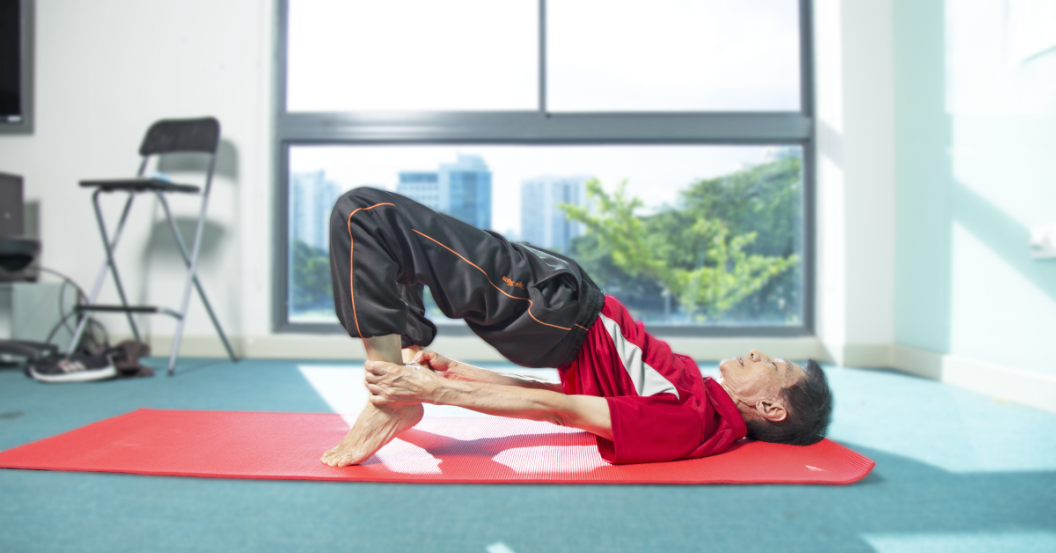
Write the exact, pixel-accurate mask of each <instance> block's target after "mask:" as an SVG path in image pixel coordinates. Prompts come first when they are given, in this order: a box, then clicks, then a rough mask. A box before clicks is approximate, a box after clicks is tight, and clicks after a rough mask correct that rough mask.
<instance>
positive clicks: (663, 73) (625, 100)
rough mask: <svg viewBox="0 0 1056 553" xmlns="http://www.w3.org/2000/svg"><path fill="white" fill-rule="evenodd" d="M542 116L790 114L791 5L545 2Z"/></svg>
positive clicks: (777, 0) (794, 25) (794, 39)
mask: <svg viewBox="0 0 1056 553" xmlns="http://www.w3.org/2000/svg"><path fill="white" fill-rule="evenodd" d="M546 9H547V14H546V19H547V29H546V41H547V45H546V47H547V60H546V63H547V109H548V110H550V111H798V110H799V109H800V80H799V72H800V67H799V66H800V49H799V2H798V0H751V1H745V0H651V1H649V2H641V1H640V0H548V1H547V8H546Z"/></svg>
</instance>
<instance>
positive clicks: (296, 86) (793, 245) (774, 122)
mask: <svg viewBox="0 0 1056 553" xmlns="http://www.w3.org/2000/svg"><path fill="white" fill-rule="evenodd" d="M282 10H283V11H282V14H281V15H282V17H281V18H280V21H281V30H282V32H281V33H280V36H281V44H280V47H281V53H282V56H281V60H282V61H281V64H280V71H278V74H279V82H278V92H279V97H280V102H279V105H280V111H279V113H278V118H277V126H276V129H277V133H276V135H277V142H276V154H277V159H278V160H279V165H278V167H277V169H278V174H279V179H280V182H279V184H280V186H279V187H278V188H279V195H278V205H279V213H278V216H279V217H278V218H279V220H280V221H281V222H282V225H280V233H279V235H278V236H277V237H276V238H277V240H278V242H279V246H280V247H279V249H280V251H281V255H280V256H279V257H278V263H277V265H278V267H277V269H278V271H277V276H278V278H277V279H276V281H277V290H276V300H277V301H276V305H277V309H276V326H277V327H278V328H279V329H281V330H294V331H296V330H303V331H320V330H335V331H337V330H340V327H339V326H338V324H337V318H336V316H335V315H334V310H333V299H332V296H331V291H330V280H329V276H330V273H329V258H328V245H329V243H328V236H327V227H328V222H329V212H330V209H331V207H332V206H333V203H334V201H335V200H336V199H337V197H338V196H339V195H340V194H342V193H343V192H344V191H346V190H349V189H351V188H354V187H358V186H374V187H378V188H383V189H387V190H392V191H396V192H399V193H401V194H404V195H407V196H409V197H411V198H414V199H416V200H418V201H419V202H421V203H424V204H426V205H429V206H431V207H434V208H435V209H438V210H441V211H444V212H446V213H448V214H450V215H452V216H454V217H457V218H459V219H461V220H463V221H466V222H468V223H470V224H473V225H476V226H478V227H480V228H484V229H489V230H493V231H496V232H500V233H502V234H504V235H505V236H506V237H507V238H509V239H511V240H514V241H525V242H530V243H532V244H534V245H536V246H540V247H543V248H547V249H551V250H555V251H560V252H562V253H564V254H566V255H570V256H571V257H573V258H575V259H576V260H577V261H579V263H580V264H581V265H583V266H584V267H585V268H586V269H587V271H588V272H589V273H590V274H591V276H592V278H594V280H595V281H597V282H598V284H599V285H601V286H602V287H603V288H604V290H605V292H606V293H608V294H612V295H614V296H616V297H618V298H620V299H621V301H623V302H624V303H625V304H626V305H627V306H628V307H629V308H630V310H631V311H632V313H633V314H634V315H635V316H636V317H638V318H640V319H642V320H644V321H646V322H647V323H648V324H649V327H650V329H651V330H653V331H655V332H657V333H659V334H681V335H708V334H755V335H759V334H771V335H794V334H807V333H810V332H811V330H812V328H811V324H812V313H811V301H810V290H811V267H812V263H811V250H810V247H809V244H810V236H811V226H812V225H811V214H810V205H811V202H810V195H811V189H812V170H811V169H812V168H811V162H812V161H811V160H812V156H811V155H810V153H811V148H812V124H811V113H810V109H809V106H810V98H811V94H810V88H809V86H808V85H809V83H810V74H809V62H807V61H805V60H809V55H808V54H809V52H807V51H806V45H807V44H809V38H810V37H809V27H808V25H807V22H808V21H809V5H808V4H807V3H806V0H803V1H802V2H801V1H797V0H754V1H753V2H743V1H737V0H695V1H691V2H688V1H684V0H662V1H655V2H649V3H641V2H629V1H627V2H625V1H615V0H502V1H496V0H446V1H445V2H433V1H409V0H394V1H387V2H365V1H361V2H353V1H348V0H287V1H286V2H285V3H283V5H282ZM430 299H431V298H429V295H428V294H426V300H427V308H428V309H430V314H431V318H432V319H433V320H434V322H436V323H437V324H438V325H442V326H441V328H442V329H444V330H442V332H460V331H462V329H464V328H465V327H464V326H463V325H461V324H458V323H451V324H448V321H447V320H446V319H445V318H444V317H443V315H442V314H440V313H439V311H438V310H436V308H435V305H431V304H429V300H430Z"/></svg>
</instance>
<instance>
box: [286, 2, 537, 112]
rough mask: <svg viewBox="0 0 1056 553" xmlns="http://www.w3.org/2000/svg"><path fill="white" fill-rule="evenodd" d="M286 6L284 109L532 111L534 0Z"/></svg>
mask: <svg viewBox="0 0 1056 553" xmlns="http://www.w3.org/2000/svg"><path fill="white" fill-rule="evenodd" d="M288 5H289V12H288V14H289V15H288V25H287V33H288V35H287V67H286V71H287V73H286V75H287V79H286V109H287V110H288V111H292V112H299V111H364V110H397V111H398V110H410V111H422V110H425V111H430V110H534V109H537V108H538V101H539V100H538V94H539V93H538V91H539V68H538V64H539V11H538V10H539V8H538V4H537V3H536V0H501V1H496V0H444V1H443V2H437V1H435V0H387V1H385V2H376V1H366V0H289V4H288Z"/></svg>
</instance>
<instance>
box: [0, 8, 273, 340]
mask: <svg viewBox="0 0 1056 553" xmlns="http://www.w3.org/2000/svg"><path fill="white" fill-rule="evenodd" d="M272 26H273V8H272V6H271V3H270V2H261V1H259V0H225V1H223V2H211V1H207V0H181V1H180V2H153V1H152V2H144V1H137V0H109V1H92V2H82V1H76V0H38V1H37V2H36V41H35V42H36V64H35V70H36V90H35V94H36V107H35V114H34V115H35V118H36V125H35V127H36V128H35V131H34V133H33V134H32V135H25V136H12V135H7V136H0V170H2V171H6V172H9V173H15V174H20V175H23V176H24V177H25V187H26V190H25V192H26V197H27V199H28V200H37V201H39V202H40V204H41V214H42V220H41V231H42V243H43V247H44V251H43V256H42V263H43V265H44V266H46V267H50V268H53V269H55V270H58V271H61V272H64V273H66V274H68V275H70V276H71V277H73V278H74V279H75V280H76V281H77V282H79V283H80V284H81V285H82V286H84V287H88V286H90V284H91V282H93V280H94V278H95V275H96V271H97V269H98V267H99V264H100V262H101V261H102V259H103V256H104V254H103V247H102V241H101V239H100V237H99V234H98V231H97V227H96V223H95V218H94V216H93V214H92V209H91V201H90V191H88V190H84V189H81V188H79V187H78V185H77V183H78V180H80V179H84V178H89V177H130V176H132V175H133V174H134V171H135V169H136V168H137V165H138V159H139V158H138V155H137V149H138V147H139V142H140V140H141V139H142V136H143V133H144V131H145V130H146V128H147V127H148V126H149V125H150V124H151V123H152V122H153V121H155V120H157V119H161V118H171V117H191V116H203V115H213V116H216V117H217V118H218V119H219V120H220V122H221V125H222V133H223V139H224V141H225V144H224V147H223V148H222V151H223V152H224V153H225V154H226V155H225V159H223V160H221V161H220V165H221V167H222V168H224V169H223V171H222V174H220V175H219V178H218V179H217V180H216V182H215V187H214V190H213V196H212V199H211V204H210V206H209V216H208V221H209V223H210V229H212V230H213V231H214V232H212V233H210V234H209V235H208V236H210V238H211V240H210V242H209V243H208V244H206V245H205V248H204V249H203V256H202V259H201V272H200V275H201V278H202V280H203V281H204V285H205V288H206V290H207V292H208V293H209V294H210V299H211V300H212V302H213V303H214V305H215V307H216V309H217V312H218V314H219V317H220V319H221V321H222V323H223V324H224V325H225V327H226V330H227V331H228V332H230V333H231V334H234V335H247V334H249V335H253V334H265V333H267V332H269V327H270V323H269V321H270V318H269V314H270V301H269V298H270V292H269V287H270V278H269V275H270V272H271V269H270V257H269V252H270V247H269V244H270V242H269V237H270V236H271V234H270V233H271V230H270V214H271V212H270V207H269V206H270V205H271V197H270V194H271V192H270V191H271V189H272V188H271V165H270V155H269V151H270V148H271V145H270V139H269V133H270V129H269V124H270V123H269V122H270V120H271V118H270V111H271V106H270V102H271V96H272V94H271V86H272V85H271V71H272V50H273V45H272V42H273V41H272V31H271V29H272ZM106 200H107V201H106V205H107V210H106V212H107V214H108V215H109V216H111V219H110V221H111V224H113V223H114V222H116V216H117V208H118V207H119V205H120V200H119V199H118V198H116V197H109V198H106ZM197 201H198V199H197V198H196V197H195V198H191V197H175V196H174V197H172V204H173V205H174V207H175V210H176V211H177V214H178V217H181V218H182V217H190V218H193V217H195V216H196V210H197ZM162 222H163V217H162V214H161V212H160V207H159V206H157V205H156V200H154V199H152V198H149V197H146V196H141V197H140V198H139V199H137V205H135V206H134V209H133V216H132V218H131V219H130V222H129V226H128V230H127V232H126V234H125V238H124V239H123V241H122V243H121V245H120V247H119V249H118V255H117V257H118V260H119V264H120V267H121V269H122V270H123V275H122V276H123V280H124V282H125V283H126V285H127V288H128V291H129V295H130V297H131V301H133V302H135V303H148V304H151V303H153V304H157V305H166V306H171V307H176V306H177V305H178V302H179V299H178V296H179V290H181V289H182V286H181V284H182V278H183V275H184V274H185V273H184V271H183V270H182V262H181V261H180V259H179V258H178V253H176V251H175V250H174V249H173V243H172V242H171V238H168V237H167V236H164V235H158V234H155V233H154V231H159V230H160V231H164V230H165V228H164V227H160V226H158V224H159V223H162ZM104 291H105V292H104V294H103V296H102V298H101V300H100V301H103V302H107V303H110V302H116V301H117V295H116V292H115V291H114V287H113V286H112V284H110V283H108V284H107V285H106V286H105V287H104ZM192 306H193V307H192V309H191V310H190V317H189V321H188V327H187V334H188V335H190V337H191V339H192V342H193V339H194V336H207V337H209V338H208V340H214V338H212V337H211V336H213V332H212V328H211V325H210V323H209V321H208V318H207V316H206V314H205V310H204V309H202V308H201V306H200V305H196V304H192ZM105 320H106V324H107V326H108V327H109V328H110V329H111V332H115V333H127V332H128V330H127V328H128V327H127V324H124V323H123V322H122V321H121V320H120V319H115V318H113V317H108V318H106V319H105ZM144 324H145V328H147V329H149V330H150V331H151V332H152V333H153V334H155V335H165V334H171V333H172V330H173V328H174V326H175V325H174V322H172V321H171V320H169V319H166V318H161V317H152V318H150V319H149V320H147V319H144Z"/></svg>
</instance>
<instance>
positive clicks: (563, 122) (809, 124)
mask: <svg viewBox="0 0 1056 553" xmlns="http://www.w3.org/2000/svg"><path fill="white" fill-rule="evenodd" d="M537 1H538V4H539V105H538V109H536V110H535V111H442V112H436V111H400V112H383V111H376V112H375V111H371V112H292V113H291V112H287V111H286V69H287V62H288V60H287V51H288V50H287V38H288V37H287V23H288V2H289V0H277V2H276V3H277V8H278V14H277V17H276V27H277V28H276V70H275V72H274V73H275V75H274V78H275V81H274V98H275V103H274V112H273V113H274V117H275V120H274V133H273V140H272V154H273V159H274V160H275V165H274V170H275V173H274V177H273V178H274V192H275V198H274V199H275V201H274V204H273V205H274V209H275V211H274V219H273V221H274V226H273V228H274V236H273V237H272V243H273V245H274V246H275V247H274V249H273V252H274V254H275V256H274V258H273V281H272V292H273V296H272V297H273V302H272V317H273V321H272V327H273V329H274V331H275V332H279V333H311V334H323V333H345V329H344V328H342V327H341V325H340V324H338V323H332V324H331V323H291V322H290V321H289V305H288V298H289V264H288V257H289V229H288V225H289V220H288V215H289V184H290V183H289V152H290V149H291V148H293V147H298V146H323V145H342V146H356V145H362V146H365V145H385V146H404V145H406V146H411V145H430V144H431V145H437V144H441V145H458V144H488V145H503V144H507V145H577V146H589V145H665V144H670V145H702V146H707V145H713V146H741V145H773V146H797V147H800V148H801V149H802V150H801V151H802V156H803V157H802V167H803V197H802V202H803V319H802V324H800V325H796V326H763V325H760V326H715V327H708V326H699V327H697V326H683V325H658V324H650V325H649V331H650V332H651V333H652V334H654V335H656V336H658V337H731V336H736V337H799V336H812V335H813V334H814V299H815V297H814V293H815V285H814V282H815V240H814V231H815V216H814V211H815V208H814V203H815V202H814V197H815V175H816V168H815V155H814V152H815V137H814V71H813V69H814V68H813V58H814V56H813V29H812V13H813V6H812V3H813V2H812V0H799V40H800V110H799V111H794V112H776V111H770V112H767V111H756V112H707V111H703V112H619V113H606V112H589V113H568V112H559V113H553V112H548V111H547V109H546V0H537ZM438 326H440V325H438ZM440 327H441V328H442V331H443V333H444V334H445V335H447V336H465V335H471V334H472V332H471V331H470V329H469V328H468V327H467V326H465V325H450V326H447V325H443V326H440Z"/></svg>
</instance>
